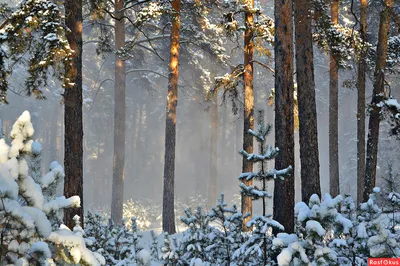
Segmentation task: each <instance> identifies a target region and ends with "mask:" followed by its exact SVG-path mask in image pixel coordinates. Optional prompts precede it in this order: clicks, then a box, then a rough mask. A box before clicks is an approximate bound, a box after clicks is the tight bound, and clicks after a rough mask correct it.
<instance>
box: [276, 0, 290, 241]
mask: <svg viewBox="0 0 400 266" xmlns="http://www.w3.org/2000/svg"><path fill="white" fill-rule="evenodd" d="M293 68H294V66H293V17H292V0H285V1H282V0H275V147H278V148H279V154H278V155H277V157H276V158H275V168H276V169H283V168H286V167H288V166H289V165H291V166H292V167H293V174H292V176H291V177H288V178H285V180H284V181H281V180H277V181H276V182H275V187H274V219H275V220H277V221H278V222H280V223H281V224H282V225H283V226H284V227H285V231H286V232H288V233H292V232H293V229H294V173H295V172H294V112H293V108H294V85H293Z"/></svg>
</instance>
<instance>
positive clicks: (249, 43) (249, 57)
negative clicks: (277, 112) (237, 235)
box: [242, 0, 254, 229]
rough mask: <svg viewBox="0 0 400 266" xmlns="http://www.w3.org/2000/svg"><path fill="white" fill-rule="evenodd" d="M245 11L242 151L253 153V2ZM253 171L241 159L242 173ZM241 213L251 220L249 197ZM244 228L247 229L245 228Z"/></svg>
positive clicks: (250, 0)
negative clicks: (250, 132) (251, 132)
mask: <svg viewBox="0 0 400 266" xmlns="http://www.w3.org/2000/svg"><path fill="white" fill-rule="evenodd" d="M245 3H246V4H247V11H246V13H245V18H244V19H245V23H246V31H245V33H244V64H243V65H244V74H243V81H244V117H243V119H244V126H243V150H245V151H247V152H248V153H253V136H252V135H251V134H249V129H252V130H254V89H253V62H252V61H253V54H254V43H253V26H254V17H253V13H252V11H251V9H253V7H254V0H246V2H245ZM251 171H253V163H252V162H249V161H247V160H246V158H244V157H243V163H242V173H246V172H251ZM243 183H244V184H245V185H246V186H250V185H252V183H253V181H250V180H249V181H246V180H245V181H243ZM242 213H243V214H246V213H250V216H248V217H247V218H245V219H243V224H246V223H247V222H248V221H250V220H251V216H252V213H253V201H252V199H251V197H249V196H246V195H242ZM244 228H246V229H247V227H246V226H245V227H244Z"/></svg>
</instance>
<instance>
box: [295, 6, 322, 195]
mask: <svg viewBox="0 0 400 266" xmlns="http://www.w3.org/2000/svg"><path fill="white" fill-rule="evenodd" d="M310 6H311V3H310V1H309V0H296V1H295V10H294V17H295V47H296V73H297V90H298V94H297V97H298V103H299V124H300V127H299V136H300V162H301V163H300V164H301V198H302V201H304V202H308V200H309V199H310V197H311V195H312V194H317V195H319V196H321V186H320V179H319V157H318V132H317V108H316V102H315V81H314V59H313V56H314V55H313V43H312V32H311V15H310Z"/></svg>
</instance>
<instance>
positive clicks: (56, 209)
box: [0, 111, 103, 266]
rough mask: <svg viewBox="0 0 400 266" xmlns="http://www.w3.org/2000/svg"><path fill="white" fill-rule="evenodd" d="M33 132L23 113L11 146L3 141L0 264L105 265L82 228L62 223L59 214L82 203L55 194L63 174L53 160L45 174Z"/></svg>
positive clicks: (0, 141)
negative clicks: (42, 170) (69, 226)
mask: <svg viewBox="0 0 400 266" xmlns="http://www.w3.org/2000/svg"><path fill="white" fill-rule="evenodd" d="M33 133H34V129H33V126H32V123H31V117H30V114H29V112H28V111H25V112H24V113H23V114H22V115H21V116H20V117H19V118H18V120H17V121H16V122H15V124H14V125H13V127H12V130H11V133H10V139H11V145H10V146H9V145H8V144H7V143H6V141H5V139H4V138H1V139H0V233H1V239H0V265H10V266H11V265H21V266H25V265H26V266H27V265H101V264H102V262H103V258H102V257H101V256H100V255H99V254H96V253H93V252H91V251H90V250H89V249H87V248H86V245H85V242H84V240H83V238H82V234H80V232H81V231H80V230H79V225H78V226H77V227H76V228H74V231H71V230H70V229H69V228H67V227H66V226H64V225H62V224H61V225H60V224H59V221H60V220H61V219H60V212H61V210H62V209H64V208H70V207H78V206H79V205H80V199H79V197H77V196H73V197H70V198H65V197H63V196H62V197H56V196H55V191H54V189H55V187H56V186H57V184H58V183H59V182H61V181H62V180H63V178H64V170H63V168H62V166H61V165H60V164H59V163H57V162H53V163H51V165H50V171H49V172H48V173H47V174H46V175H44V176H41V169H40V158H41V152H42V146H41V145H40V144H39V143H37V142H33V140H32V137H33ZM56 227H58V229H57V230H53V228H56Z"/></svg>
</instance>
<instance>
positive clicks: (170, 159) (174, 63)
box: [163, 0, 181, 234]
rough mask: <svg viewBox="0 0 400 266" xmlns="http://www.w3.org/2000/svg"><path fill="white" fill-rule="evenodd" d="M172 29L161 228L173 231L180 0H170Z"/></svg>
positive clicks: (170, 232) (171, 232)
mask: <svg viewBox="0 0 400 266" xmlns="http://www.w3.org/2000/svg"><path fill="white" fill-rule="evenodd" d="M172 12H173V13H172V18H171V23H172V29H171V44H170V60H169V82H168V96H167V112H166V124H165V156H164V187H163V230H164V231H165V232H168V233H169V234H173V233H175V210H174V183H175V182H174V179H175V143H176V107H177V104H178V76H179V75H178V74H179V39H180V36H179V31H180V26H181V16H180V0H172Z"/></svg>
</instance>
